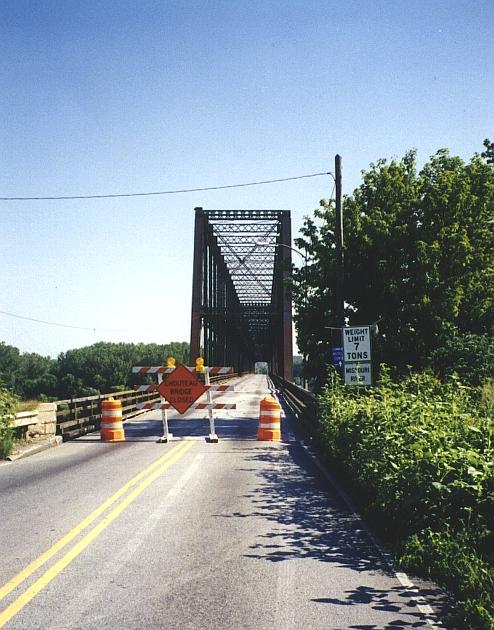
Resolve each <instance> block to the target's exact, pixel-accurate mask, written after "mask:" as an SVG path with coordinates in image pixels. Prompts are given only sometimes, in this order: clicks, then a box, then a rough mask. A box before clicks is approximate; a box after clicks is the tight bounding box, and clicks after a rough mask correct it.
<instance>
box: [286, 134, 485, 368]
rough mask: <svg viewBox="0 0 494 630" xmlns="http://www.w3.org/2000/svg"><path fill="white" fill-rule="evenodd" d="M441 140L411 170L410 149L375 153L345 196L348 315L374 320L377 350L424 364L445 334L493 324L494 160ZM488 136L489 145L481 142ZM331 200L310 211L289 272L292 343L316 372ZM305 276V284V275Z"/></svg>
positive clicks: (329, 303)
mask: <svg viewBox="0 0 494 630" xmlns="http://www.w3.org/2000/svg"><path fill="white" fill-rule="evenodd" d="M486 143H487V144H486V147H487V149H488V150H487V152H485V153H484V155H483V156H481V155H478V154H476V155H474V156H473V158H472V159H471V160H470V162H468V163H465V162H464V161H463V160H461V159H460V158H459V157H455V156H451V155H450V154H449V152H448V151H447V150H446V149H441V150H439V151H438V152H437V153H436V154H435V155H434V156H433V157H432V158H431V159H430V160H429V161H428V162H427V164H425V166H424V167H423V169H422V170H421V171H420V172H418V171H417V166H416V156H415V152H414V151H410V152H409V153H407V154H406V155H405V156H404V157H403V158H402V159H401V160H392V161H391V162H388V161H386V160H384V159H383V160H379V161H378V162H376V163H375V164H371V165H370V168H369V170H368V171H367V172H364V173H363V182H362V184H361V185H360V186H359V187H358V188H357V189H356V190H355V191H354V193H353V195H349V196H347V197H346V198H345V199H344V231H345V301H346V303H347V308H346V315H347V317H348V319H349V322H350V323H351V324H357V325H358V324H367V323H372V322H375V321H378V320H379V328H380V331H381V334H380V336H379V340H378V342H377V344H376V351H377V355H378V358H379V359H380V360H383V361H385V362H386V363H388V364H390V365H394V366H397V367H398V368H404V367H405V366H406V365H413V366H416V367H422V366H424V365H427V364H428V357H429V356H430V354H431V352H432V351H434V350H435V349H436V348H439V347H440V346H441V345H443V344H444V343H445V340H447V339H448V338H449V337H451V336H452V335H458V334H460V335H461V334H465V333H474V334H480V335H482V334H487V335H490V334H492V332H493V330H494V229H493V225H492V219H493V207H494V165H493V164H491V163H489V162H488V161H487V160H488V155H490V154H488V151H489V146H490V144H489V142H488V141H486ZM488 145H489V146H488ZM334 215H335V213H334V204H333V203H332V202H322V203H321V208H320V209H319V210H317V211H316V212H315V216H314V218H307V219H306V221H305V224H304V227H303V230H302V236H301V238H299V239H297V241H296V242H297V246H298V247H301V248H303V249H305V250H306V251H307V253H308V256H309V265H308V268H307V270H304V269H300V270H298V271H296V272H295V276H294V284H295V287H294V299H295V302H296V305H297V310H298V311H299V315H298V316H297V318H296V326H297V331H298V336H299V347H300V349H301V351H302V352H303V353H304V354H307V355H308V356H309V366H308V367H309V375H310V372H311V371H312V372H313V373H314V374H317V375H319V377H321V375H322V374H324V373H325V364H327V363H328V359H329V341H330V330H329V329H328V328H327V327H328V326H331V325H334V319H333V315H332V312H333V304H334V279H335V249H334V238H333V226H334V221H335V216H334ZM306 278H307V287H306V286H305V280H306Z"/></svg>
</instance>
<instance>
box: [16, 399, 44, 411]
mask: <svg viewBox="0 0 494 630" xmlns="http://www.w3.org/2000/svg"><path fill="white" fill-rule="evenodd" d="M38 405H39V400H20V401H19V402H18V403H17V405H16V408H15V411H16V413H21V412H22V411H34V410H35V409H37V408H38Z"/></svg>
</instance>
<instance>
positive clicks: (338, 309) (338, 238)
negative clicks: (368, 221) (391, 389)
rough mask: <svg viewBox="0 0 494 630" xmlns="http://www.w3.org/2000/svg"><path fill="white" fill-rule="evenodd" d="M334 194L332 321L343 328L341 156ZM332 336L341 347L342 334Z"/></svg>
mask: <svg viewBox="0 0 494 630" xmlns="http://www.w3.org/2000/svg"><path fill="white" fill-rule="evenodd" d="M334 162H335V194H336V225H335V232H334V234H335V245H336V286H335V305H334V315H335V317H334V319H335V326H336V327H338V328H343V327H344V325H345V298H344V254H343V210H342V205H341V156H340V155H336V156H335V160H334ZM335 333H336V334H335V335H334V340H335V341H336V343H334V345H335V346H340V347H341V345H342V339H343V337H342V332H341V331H338V330H336V331H335Z"/></svg>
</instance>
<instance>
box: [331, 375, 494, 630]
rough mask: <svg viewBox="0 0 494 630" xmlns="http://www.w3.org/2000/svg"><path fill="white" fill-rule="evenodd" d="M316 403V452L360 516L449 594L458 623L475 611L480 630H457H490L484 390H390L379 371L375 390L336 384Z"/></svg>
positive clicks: (489, 426)
mask: <svg viewBox="0 0 494 630" xmlns="http://www.w3.org/2000/svg"><path fill="white" fill-rule="evenodd" d="M488 391H489V390H487V392H488ZM320 404H321V412H322V419H323V430H322V438H321V439H322V440H323V448H324V449H325V451H326V452H327V453H328V455H329V457H330V458H331V459H332V460H333V462H335V464H336V465H337V466H338V467H339V468H340V469H341V472H342V473H343V474H344V475H345V477H347V478H349V479H351V482H352V484H353V488H354V490H355V491H356V494H357V498H358V500H359V501H360V504H361V508H362V511H363V512H364V514H366V516H367V517H369V518H370V519H371V520H372V522H373V523H374V524H375V525H376V526H377V527H378V528H379V529H380V532H381V534H382V535H384V536H385V537H386V539H387V540H388V541H389V542H390V543H391V544H392V545H393V546H394V547H395V549H396V550H397V551H398V552H400V551H401V555H402V558H403V559H404V560H405V561H406V563H407V565H408V566H411V567H413V568H414V569H420V570H421V571H422V572H423V573H425V574H428V575H431V576H433V577H434V578H435V579H436V580H437V581H438V582H439V583H441V584H443V585H445V586H448V588H450V589H451V591H452V592H453V593H454V594H455V596H456V598H457V600H458V602H460V607H462V611H463V612H462V614H463V616H464V617H465V615H467V612H465V611H466V610H467V608H468V611H469V612H468V615H467V617H468V618H469V619H474V617H472V615H475V614H477V613H478V615H479V617H478V620H477V621H478V624H477V625H475V624H473V622H472V623H470V625H468V624H466V625H464V626H463V627H465V628H471V627H475V628H477V627H478V628H487V627H491V628H494V625H493V626H488V625H485V623H487V622H486V621H485V619H489V618H490V617H489V615H490V616H491V617H492V618H494V601H493V599H492V598H491V597H490V596H488V593H489V592H490V586H489V585H490V584H491V583H490V582H489V580H491V581H492V580H493V566H494V556H493V553H492V549H494V533H493V516H494V464H493V459H494V419H493V413H492V409H493V407H492V404H489V397H488V396H487V398H486V392H485V391H484V393H483V395H482V392H481V390H480V389H479V388H477V389H474V388H471V387H467V386H464V385H463V384H462V383H461V382H460V381H459V380H458V378H457V377H452V378H450V379H449V380H448V381H447V382H446V383H441V382H440V381H439V380H438V379H437V378H435V377H433V376H431V375H428V374H414V375H411V376H409V377H407V378H406V379H404V380H403V381H400V382H393V381H392V380H391V378H390V377H389V372H388V370H387V369H385V368H384V369H382V377H381V381H380V382H379V384H378V385H377V386H376V387H374V388H372V389H361V388H360V389H359V388H349V387H344V386H343V385H341V384H340V381H339V379H338V377H337V376H333V377H332V378H331V379H330V383H329V385H328V386H327V387H326V388H325V390H324V391H323V393H322V395H321V397H320ZM441 545H442V547H440V546H441ZM439 547H440V548H441V550H442V555H441V554H440V553H438V551H437V549H439ZM448 558H450V559H451V558H454V559H455V561H456V564H455V565H453V564H452V562H451V561H450V560H448ZM453 566H458V567H462V568H459V569H458V571H454V570H453V569H452V567H453ZM467 566H468V567H470V568H469V571H468V572H465V570H464V568H465V567H467ZM467 575H470V578H468V579H467V577H466V576H467ZM492 584H494V581H493V582H492ZM482 585H484V586H482ZM461 602H462V603H461ZM476 610H477V613H475V611H476ZM481 611H483V612H481ZM467 617H465V619H466V618H467ZM465 623H466V622H465ZM482 624H484V625H482Z"/></svg>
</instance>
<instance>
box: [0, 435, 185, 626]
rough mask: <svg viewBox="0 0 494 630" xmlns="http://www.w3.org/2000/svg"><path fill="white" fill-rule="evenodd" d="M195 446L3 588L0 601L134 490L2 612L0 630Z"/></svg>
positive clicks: (171, 456) (179, 451)
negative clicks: (142, 493)
mask: <svg viewBox="0 0 494 630" xmlns="http://www.w3.org/2000/svg"><path fill="white" fill-rule="evenodd" d="M192 446H194V442H180V443H179V444H177V445H176V446H174V447H173V448H172V449H171V450H170V451H168V452H167V453H165V454H164V455H163V456H162V457H160V458H159V459H157V460H156V461H155V462H154V463H152V464H151V465H150V466H148V467H147V468H146V469H145V470H143V471H141V472H140V473H139V474H137V475H136V476H135V477H133V478H132V479H131V480H130V481H128V482H127V483H126V484H125V485H124V486H122V487H121V488H120V489H119V490H117V492H115V494H113V495H112V496H111V497H110V498H109V499H107V500H106V501H105V502H104V503H102V504H101V505H100V506H99V507H98V508H96V510H94V512H91V514H89V516H87V517H86V518H85V519H83V520H82V521H81V522H80V523H79V524H78V525H76V526H75V527H74V528H72V529H71V530H70V531H69V532H68V533H67V534H65V536H63V537H62V538H61V539H60V540H59V541H58V542H56V543H55V544H54V545H52V546H51V547H50V548H49V549H47V550H46V551H45V552H44V553H42V554H41V555H40V556H39V557H38V558H36V560H33V562H31V563H30V564H29V565H28V566H27V567H25V568H24V569H23V570H22V571H21V572H20V573H18V574H17V575H15V576H14V577H13V578H12V579H11V580H9V581H8V582H7V583H6V584H4V585H3V586H1V587H0V601H1V600H2V599H4V598H5V597H7V595H8V594H9V593H11V592H12V591H13V590H14V589H16V588H17V587H18V586H20V585H21V584H22V583H23V582H24V581H25V580H27V579H28V578H29V577H30V576H31V575H32V574H33V573H34V572H35V571H37V570H38V569H39V568H41V567H42V566H43V565H44V564H45V563H46V562H48V560H50V559H51V558H53V556H55V555H56V554H57V553H58V552H59V551H60V550H61V549H63V548H64V547H65V546H66V545H68V544H69V543H70V542H71V541H72V540H74V538H76V537H77V536H78V535H79V534H80V533H81V532H82V531H83V530H85V529H86V528H87V527H89V525H91V524H92V523H94V521H95V520H96V519H97V518H98V517H100V516H101V515H102V514H103V513H104V512H105V511H106V510H108V508H110V507H111V506H112V505H113V504H114V503H116V502H117V501H118V500H119V499H121V498H122V497H123V496H124V495H125V494H126V493H127V492H128V491H129V490H130V489H131V488H134V486H136V487H135V488H134V489H133V490H132V492H130V493H129V494H127V496H125V498H124V499H123V500H122V501H121V502H120V503H118V504H117V505H116V506H115V507H114V508H113V509H112V510H111V511H110V512H108V513H107V514H106V516H105V517H104V518H102V519H101V520H100V521H99V522H98V523H97V524H96V525H95V526H94V527H93V528H92V529H91V530H90V531H89V532H88V533H87V534H86V535H85V536H84V537H83V538H82V539H81V540H80V541H79V542H78V543H76V544H75V545H74V546H73V547H72V548H71V549H70V550H69V551H68V552H67V553H66V554H65V555H64V556H62V558H60V559H59V560H58V561H57V562H55V564H54V565H53V566H51V567H50V568H49V569H48V570H47V571H45V573H43V575H42V576H41V577H40V578H38V579H37V580H36V582H34V583H33V584H32V585H31V586H30V587H28V588H27V589H26V590H25V591H24V592H23V593H22V594H21V595H20V596H19V597H18V598H17V599H16V600H15V601H13V602H12V603H11V604H10V605H9V606H7V608H5V610H3V611H2V612H0V628H3V626H4V625H5V624H6V623H7V622H8V621H10V619H12V617H14V615H16V614H17V613H18V612H19V611H21V610H22V609H23V608H24V606H26V604H28V603H29V602H30V601H31V600H32V599H33V598H34V597H36V595H37V594H38V593H39V592H40V591H41V590H43V589H44V588H45V586H47V585H48V584H49V583H50V582H51V581H52V580H53V579H54V578H55V577H56V576H57V575H58V574H59V573H60V572H61V571H63V569H65V567H66V566H67V565H68V564H70V563H71V562H72V560H74V559H75V558H77V556H78V555H79V554H80V553H81V552H82V551H83V550H84V549H85V548H86V547H87V546H88V545H90V544H91V543H92V542H93V540H94V539H95V538H96V537H97V536H99V535H100V534H101V532H102V531H104V530H105V529H106V528H107V527H108V525H110V523H112V522H113V521H114V520H115V519H116V518H117V517H118V516H119V515H120V514H121V513H122V512H123V511H124V510H125V508H126V507H128V506H129V505H130V504H131V503H132V501H134V499H136V498H137V497H138V496H139V495H140V494H141V492H143V491H144V490H145V489H146V488H147V487H148V486H149V485H150V484H151V483H152V482H153V481H154V480H155V479H156V478H157V477H159V476H160V475H161V474H162V473H163V472H164V471H165V470H167V469H168V468H170V467H171V466H172V465H173V464H174V463H175V462H176V461H177V460H178V459H180V458H181V457H182V455H184V454H185V453H186V451H188V450H189V449H190V448H191V447H192Z"/></svg>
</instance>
